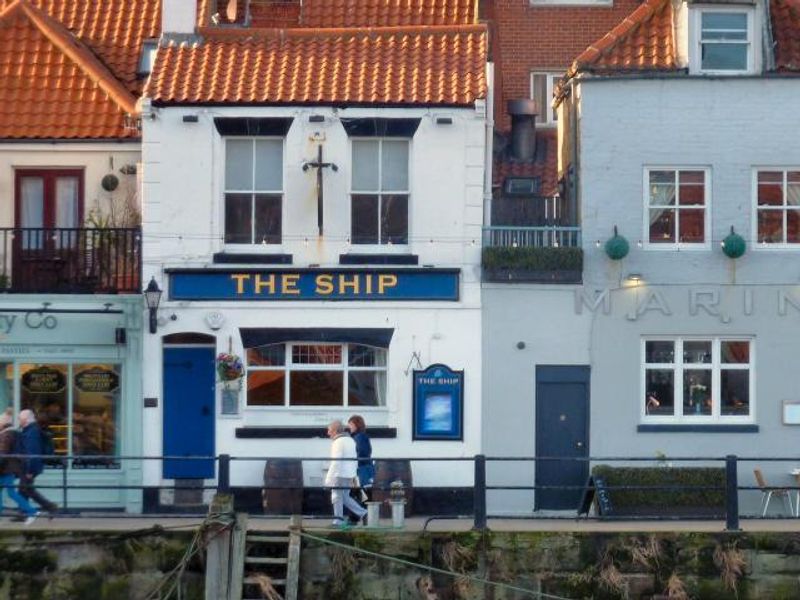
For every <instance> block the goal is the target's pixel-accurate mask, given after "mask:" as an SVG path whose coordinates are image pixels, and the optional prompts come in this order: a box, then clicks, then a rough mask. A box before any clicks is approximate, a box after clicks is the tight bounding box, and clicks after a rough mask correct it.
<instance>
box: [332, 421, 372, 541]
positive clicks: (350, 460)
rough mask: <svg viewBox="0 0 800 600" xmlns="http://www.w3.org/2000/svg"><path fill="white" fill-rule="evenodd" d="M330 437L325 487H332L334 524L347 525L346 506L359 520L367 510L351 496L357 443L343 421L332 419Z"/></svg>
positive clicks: (337, 525) (338, 525)
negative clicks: (329, 461) (329, 459)
mask: <svg viewBox="0 0 800 600" xmlns="http://www.w3.org/2000/svg"><path fill="white" fill-rule="evenodd" d="M328 437H329V438H331V440H332V442H331V459H332V460H331V464H330V466H329V467H328V472H327V474H326V475H325V487H329V488H331V504H332V505H333V525H334V526H336V527H343V526H346V522H345V520H344V507H347V509H348V510H349V511H351V512H352V513H353V514H354V515H356V517H358V519H359V520H361V519H363V518H364V517H365V516H366V514H367V511H366V509H365V508H362V507H361V506H359V504H358V502H356V501H355V500H354V499H353V498H351V497H350V493H349V492H350V488H351V487H353V480H354V479H355V477H356V468H357V466H358V461H357V460H356V459H357V456H356V443H355V442H354V441H353V438H351V437H350V435H349V434H348V432H347V428H346V427H345V426H344V425H343V424H342V422H341V421H338V420H337V421H331V423H330V424H329V425H328Z"/></svg>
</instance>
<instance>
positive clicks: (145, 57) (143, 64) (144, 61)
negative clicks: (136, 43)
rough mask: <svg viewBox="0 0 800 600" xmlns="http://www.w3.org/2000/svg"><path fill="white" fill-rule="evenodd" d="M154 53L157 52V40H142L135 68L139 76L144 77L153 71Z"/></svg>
mask: <svg viewBox="0 0 800 600" xmlns="http://www.w3.org/2000/svg"><path fill="white" fill-rule="evenodd" d="M156 52H158V40H144V41H143V42H142V53H141V54H140V55H139V65H138V66H137V68H136V72H137V73H138V74H139V75H140V76H142V77H144V76H146V75H149V74H150V73H151V72H152V71H153V64H154V63H155V62H156Z"/></svg>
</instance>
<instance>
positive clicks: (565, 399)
mask: <svg viewBox="0 0 800 600" xmlns="http://www.w3.org/2000/svg"><path fill="white" fill-rule="evenodd" d="M536 456H537V457H554V458H563V459H564V460H540V461H537V463H536V486H537V490H536V496H535V500H534V504H535V507H536V509H537V510H540V509H551V510H565V509H570V510H575V509H577V508H578V504H579V503H580V500H581V497H582V496H583V489H580V486H583V485H584V484H585V483H586V479H587V477H588V475H589V463H588V462H587V461H581V460H574V459H576V458H581V457H588V456H589V367H583V366H563V367H562V366H537V367H536ZM539 486H575V487H574V488H569V487H563V488H560V489H559V488H554V489H542V488H540V487H539Z"/></svg>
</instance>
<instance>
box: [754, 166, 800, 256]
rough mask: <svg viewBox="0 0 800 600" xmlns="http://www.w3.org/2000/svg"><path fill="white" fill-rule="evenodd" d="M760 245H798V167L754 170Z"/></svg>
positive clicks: (799, 214) (799, 233)
mask: <svg viewBox="0 0 800 600" xmlns="http://www.w3.org/2000/svg"><path fill="white" fill-rule="evenodd" d="M756 223H757V225H756V227H757V232H756V237H757V239H758V242H759V243H760V244H800V169H795V170H759V171H756Z"/></svg>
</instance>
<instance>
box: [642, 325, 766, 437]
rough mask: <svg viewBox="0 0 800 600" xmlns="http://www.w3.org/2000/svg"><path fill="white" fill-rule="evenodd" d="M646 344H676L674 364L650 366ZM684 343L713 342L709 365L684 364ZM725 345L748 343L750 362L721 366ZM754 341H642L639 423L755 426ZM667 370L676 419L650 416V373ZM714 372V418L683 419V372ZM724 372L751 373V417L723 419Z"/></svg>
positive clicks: (690, 338) (680, 338)
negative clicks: (648, 376)
mask: <svg viewBox="0 0 800 600" xmlns="http://www.w3.org/2000/svg"><path fill="white" fill-rule="evenodd" d="M647 342H673V343H674V344H675V345H674V355H673V362H672V363H648V362H647ZM685 342H711V362H710V363H684V362H683V345H684V343H685ZM722 342H748V343H749V345H750V348H749V359H750V362H748V363H747V364H744V363H724V364H723V363H722V358H721V343H722ZM755 352H756V349H755V337H754V336H749V335H739V336H736V335H734V336H714V335H707V336H702V335H698V336H669V335H653V336H646V337H643V338H642V340H641V350H640V390H639V399H638V402H639V419H640V421H641V423H642V424H673V425H674V424H680V425H741V424H753V423H755V422H756V356H755ZM648 369H664V370H671V371H672V372H673V392H674V398H673V406H674V409H675V412H674V414H673V415H648V414H647V409H646V401H645V399H646V397H647V396H646V394H647V392H648V390H647V370H648ZM687 369H688V370H703V369H707V370H710V371H711V414H710V415H684V414H683V372H684V371H685V370H687ZM722 370H726V371H727V370H733V371H749V373H750V377H749V388H750V389H749V390H748V394H749V407H750V413H749V414H748V415H722V414H720V413H721V407H722V404H721V398H720V394H721V391H722V390H721V381H722Z"/></svg>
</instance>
